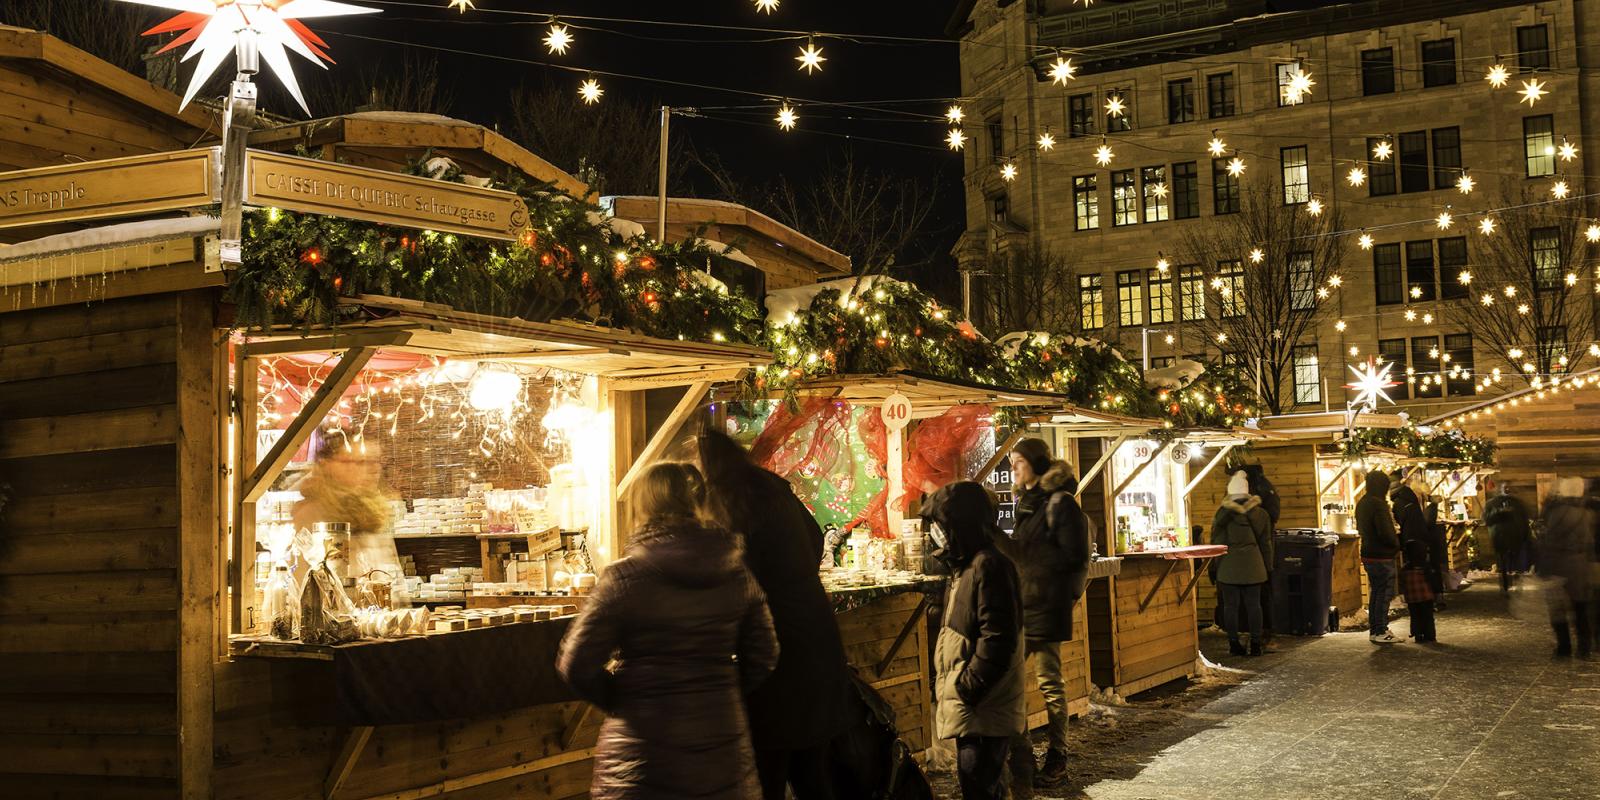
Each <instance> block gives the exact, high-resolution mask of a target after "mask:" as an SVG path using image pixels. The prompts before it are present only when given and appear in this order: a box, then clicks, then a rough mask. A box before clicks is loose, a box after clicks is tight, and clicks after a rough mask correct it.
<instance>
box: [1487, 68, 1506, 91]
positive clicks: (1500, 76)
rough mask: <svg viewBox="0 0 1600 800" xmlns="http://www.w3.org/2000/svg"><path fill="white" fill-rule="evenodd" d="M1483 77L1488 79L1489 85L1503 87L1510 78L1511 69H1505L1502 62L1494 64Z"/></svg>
mask: <svg viewBox="0 0 1600 800" xmlns="http://www.w3.org/2000/svg"><path fill="white" fill-rule="evenodd" d="M1483 79H1484V80H1486V81H1488V82H1489V85H1490V86H1492V87H1494V88H1496V89H1503V88H1505V85H1506V83H1508V82H1509V81H1510V80H1511V71H1510V70H1508V69H1506V65H1504V64H1496V65H1494V66H1492V67H1490V68H1489V74H1488V75H1485V76H1483Z"/></svg>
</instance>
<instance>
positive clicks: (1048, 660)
mask: <svg viewBox="0 0 1600 800" xmlns="http://www.w3.org/2000/svg"><path fill="white" fill-rule="evenodd" d="M1010 458H1011V480H1012V487H1013V488H1012V491H1013V493H1014V494H1015V496H1016V531H1015V533H1014V534H1013V536H1011V537H1010V538H1007V537H1005V536H1003V535H1002V536H999V537H997V540H996V544H998V545H999V547H1000V551H1001V552H1002V553H1005V554H1006V556H1008V557H1009V558H1010V559H1011V560H1012V561H1014V562H1016V564H1017V570H1018V571H1019V572H1020V573H1021V575H1022V619H1023V636H1024V637H1025V639H1026V642H1027V658H1028V667H1029V669H1030V671H1031V672H1032V673H1033V675H1034V678H1035V679H1036V680H1037V681H1038V682H1039V691H1040V693H1042V694H1043V695H1044V702H1045V710H1046V712H1047V716H1048V718H1049V741H1050V746H1049V749H1048V750H1047V751H1046V752H1045V757H1044V764H1043V765H1042V766H1038V767H1037V774H1035V769H1036V766H1035V762H1034V756H1033V745H1032V743H1030V742H1029V741H1028V738H1027V737H1026V736H1022V737H1019V738H1018V739H1017V740H1016V741H1015V742H1014V743H1013V748H1014V749H1013V752H1012V758H1011V772H1012V781H1013V784H1012V785H1013V793H1014V794H1018V795H1025V794H1026V791H1027V789H1028V788H1029V787H1031V786H1038V787H1041V788H1044V787H1054V786H1059V785H1060V784H1061V783H1062V782H1063V781H1065V780H1066V778H1067V720H1068V718H1069V713H1068V711H1067V692H1066V683H1065V682H1064V681H1063V680H1062V678H1061V643H1062V642H1065V641H1067V640H1069V639H1071V638H1072V633H1073V631H1072V608H1073V606H1075V605H1076V604H1077V603H1078V600H1079V598H1081V597H1083V587H1084V584H1085V583H1086V581H1087V577H1088V570H1089V554H1090V547H1089V520H1088V518H1087V517H1086V516H1084V513H1083V509H1082V508H1079V507H1078V500H1077V498H1076V497H1075V496H1074V495H1075V494H1076V492H1077V490H1078V479H1077V477H1076V476H1075V475H1073V472H1072V466H1071V465H1070V464H1068V463H1067V462H1065V461H1060V460H1057V459H1054V458H1052V457H1051V454H1050V446H1049V445H1048V444H1046V443H1045V442H1044V440H1042V439H1023V440H1021V441H1019V442H1017V444H1016V446H1015V447H1014V448H1012V450H1011V455H1010Z"/></svg>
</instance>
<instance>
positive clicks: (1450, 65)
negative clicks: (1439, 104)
mask: <svg viewBox="0 0 1600 800" xmlns="http://www.w3.org/2000/svg"><path fill="white" fill-rule="evenodd" d="M1445 45H1447V46H1448V47H1449V49H1450V58H1449V61H1448V62H1446V61H1445V60H1444V59H1443V58H1441V57H1440V56H1442V55H1443V54H1442V53H1435V54H1433V55H1431V56H1430V55H1429V53H1428V51H1429V49H1430V48H1432V49H1435V50H1438V49H1440V47H1441V46H1445ZM1421 50H1422V86H1423V88H1425V89H1432V88H1435V87H1439V86H1454V85H1456V83H1457V82H1459V80H1460V76H1459V75H1458V74H1457V65H1456V61H1457V55H1456V39H1455V37H1454V36H1447V37H1445V38H1443V39H1432V40H1427V41H1423V42H1422V44H1421Z"/></svg>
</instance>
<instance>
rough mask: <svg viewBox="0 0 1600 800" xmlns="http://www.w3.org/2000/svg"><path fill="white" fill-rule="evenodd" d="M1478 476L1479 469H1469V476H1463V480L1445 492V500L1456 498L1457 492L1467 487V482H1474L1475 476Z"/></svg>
mask: <svg viewBox="0 0 1600 800" xmlns="http://www.w3.org/2000/svg"><path fill="white" fill-rule="evenodd" d="M1477 474H1478V469H1477V468H1476V467H1473V468H1470V469H1468V470H1467V474H1465V475H1463V476H1461V480H1459V481H1456V485H1454V486H1452V487H1450V491H1448V492H1445V495H1444V496H1445V498H1446V499H1448V498H1451V497H1455V496H1456V492H1459V491H1461V487H1463V486H1466V485H1467V481H1470V480H1472V478H1473V476H1475V475H1477Z"/></svg>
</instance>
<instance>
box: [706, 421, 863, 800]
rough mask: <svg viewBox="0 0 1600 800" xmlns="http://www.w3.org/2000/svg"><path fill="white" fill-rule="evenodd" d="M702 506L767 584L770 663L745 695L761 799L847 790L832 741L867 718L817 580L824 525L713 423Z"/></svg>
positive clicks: (806, 799) (809, 797) (801, 798)
mask: <svg viewBox="0 0 1600 800" xmlns="http://www.w3.org/2000/svg"><path fill="white" fill-rule="evenodd" d="M698 444H699V456H700V468H701V470H702V471H703V472H704V473H705V477H706V489H707V503H706V505H707V508H708V510H709V511H710V512H711V515H712V516H713V517H714V518H715V519H716V521H717V522H718V523H719V524H721V525H722V526H723V527H726V528H727V529H729V530H731V531H733V532H735V533H737V534H739V535H741V536H743V537H744V559H745V565H746V566H747V567H749V569H750V572H751V574H752V575H754V576H755V579H756V582H757V583H759V584H760V585H761V589H762V591H763V592H765V593H766V596H767V605H768V607H769V608H770V609H771V611H772V624H773V627H774V628H776V630H777V632H778V647H779V655H778V666H777V668H776V669H774V670H773V672H772V675H771V677H769V678H768V679H767V680H766V681H765V682H764V683H762V685H761V686H760V687H759V688H758V689H756V690H755V691H754V692H752V693H751V694H750V696H749V698H747V700H746V706H747V707H748V708H749V711H750V735H751V739H752V740H753V742H754V744H755V750H756V768H757V769H758V770H759V771H760V773H761V790H762V794H763V796H764V797H765V798H767V800H783V798H784V796H785V786H787V787H788V788H789V789H791V790H793V792H794V796H795V798H796V799H797V800H813V798H825V799H826V798H833V797H841V798H843V797H847V796H848V793H846V792H844V791H843V785H845V784H847V783H848V781H847V780H846V778H845V777H844V776H841V775H840V774H839V769H838V768H837V765H836V764H835V761H834V759H832V758H830V756H829V751H830V746H831V745H832V744H833V743H834V741H835V740H836V739H838V738H839V737H841V736H842V735H843V734H845V733H846V732H847V731H848V730H849V729H850V728H851V727H853V726H854V725H856V724H858V723H860V722H861V721H863V720H864V719H865V713H866V712H865V707H864V706H863V705H862V701H861V699H860V697H859V696H858V695H856V693H855V687H854V685H853V684H852V683H851V679H850V675H851V672H850V665H849V662H848V661H847V660H846V658H845V653H844V643H843V642H842V641H841V639H840V638H839V625H838V622H837V620H836V619H835V618H834V613H833V606H832V604H831V603H830V602H829V601H828V595H827V593H826V592H825V591H824V590H823V588H822V579H821V578H820V577H819V576H818V573H817V564H818V562H819V561H821V559H822V529H821V528H820V527H818V526H817V521H816V520H815V519H814V518H813V517H812V516H811V512H810V511H808V510H807V509H806V506H805V504H804V503H802V502H800V498H798V497H796V496H795V494H794V490H793V489H792V488H791V487H790V486H789V482H788V481H786V480H784V479H783V478H781V477H779V476H778V475H775V474H773V473H772V472H769V471H767V470H765V469H762V468H760V467H758V466H756V465H755V464H754V463H752V462H751V461H750V456H749V454H748V453H747V452H745V450H744V448H742V447H740V446H739V444H738V443H737V442H735V441H733V439H731V438H729V437H728V436H726V435H724V434H722V433H718V432H716V431H711V430H707V431H703V432H702V433H701V434H700V438H699V442H698Z"/></svg>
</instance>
